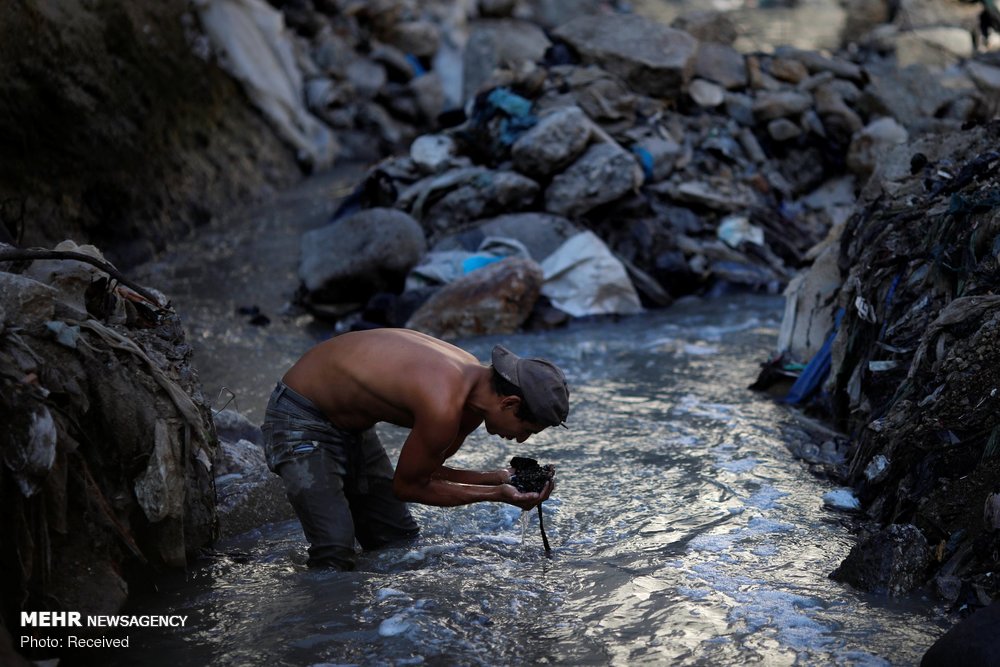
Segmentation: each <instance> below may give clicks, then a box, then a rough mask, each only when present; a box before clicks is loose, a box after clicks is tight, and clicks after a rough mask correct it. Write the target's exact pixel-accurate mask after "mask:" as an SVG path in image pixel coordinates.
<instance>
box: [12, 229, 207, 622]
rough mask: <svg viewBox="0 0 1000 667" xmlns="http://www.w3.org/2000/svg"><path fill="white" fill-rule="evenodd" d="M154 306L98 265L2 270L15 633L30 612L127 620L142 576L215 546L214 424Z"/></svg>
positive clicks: (166, 314) (43, 264)
mask: <svg viewBox="0 0 1000 667" xmlns="http://www.w3.org/2000/svg"><path fill="white" fill-rule="evenodd" d="M3 249H4V246H2V245H0V250H3ZM62 249H63V250H70V251H79V252H83V253H85V254H87V255H90V256H92V257H95V258H100V253H99V252H98V251H97V250H96V249H95V248H93V247H92V246H82V247H76V246H75V245H73V244H66V245H64V246H63V247H62ZM154 296H157V301H155V302H154V301H150V300H149V299H147V298H145V297H143V296H140V295H139V294H138V293H137V292H135V291H133V290H131V289H129V288H127V287H124V286H120V285H119V286H117V287H116V286H115V285H114V284H113V283H110V282H109V280H108V275H107V274H106V273H105V272H103V271H100V270H98V269H96V268H95V267H93V266H92V265H90V264H87V263H84V262H79V261H54V260H46V261H35V262H31V263H30V264H27V265H26V264H25V263H23V262H18V263H11V262H5V263H0V424H3V428H2V429H0V460H2V464H0V505H2V506H3V508H4V509H3V512H0V570H2V571H3V573H4V574H3V577H0V600H2V603H3V607H2V609H0V616H2V620H3V624H2V625H4V626H6V627H19V620H18V615H17V614H18V612H19V611H20V610H29V611H32V610H35V611H66V610H72V611H79V612H81V613H83V614H85V615H86V614H88V613H92V614H109V613H115V612H117V611H118V610H119V609H120V607H121V606H122V604H124V602H125V599H126V596H127V595H128V590H129V586H130V583H132V582H133V581H136V580H137V579H138V578H139V577H140V575H142V574H143V573H146V574H148V573H150V572H152V571H153V570H155V569H157V568H161V567H164V566H172V567H177V566H184V565H185V564H187V562H188V557H189V555H190V554H192V553H194V552H195V551H196V550H198V549H199V548H201V547H202V546H204V545H206V544H207V543H209V542H210V541H211V540H212V539H213V538H214V537H215V534H216V530H217V529H216V514H215V487H214V482H213V478H212V462H213V461H214V460H215V458H216V457H215V450H216V436H215V428H214V426H213V423H212V418H211V414H210V411H209V408H208V403H207V401H206V400H205V398H204V397H203V396H202V394H201V389H200V384H199V382H198V376H197V373H196V372H195V370H194V368H192V367H191V365H190V357H191V348H190V346H189V345H188V344H187V343H186V342H185V337H184V331H183V328H182V326H181V324H180V321H179V319H178V318H177V316H176V315H175V314H174V313H173V312H171V311H170V310H169V308H165V307H163V305H162V304H163V303H165V302H166V300H165V299H162V300H161V299H160V298H159V297H158V295H154Z"/></svg>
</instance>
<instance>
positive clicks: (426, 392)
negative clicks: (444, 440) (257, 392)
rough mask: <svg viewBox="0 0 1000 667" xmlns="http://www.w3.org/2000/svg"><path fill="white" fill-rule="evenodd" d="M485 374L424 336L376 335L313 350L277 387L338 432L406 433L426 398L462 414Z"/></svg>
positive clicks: (345, 338) (460, 353) (464, 355)
mask: <svg viewBox="0 0 1000 667" xmlns="http://www.w3.org/2000/svg"><path fill="white" fill-rule="evenodd" d="M485 370H487V369H485V367H484V366H483V365H482V364H480V363H479V361H478V360H477V359H476V358H475V357H474V356H472V355H471V354H469V353H468V352H466V351H464V350H461V349H459V348H457V347H455V346H454V345H450V344H448V343H445V342H444V341H441V340H438V339H436V338H432V337H431V336H427V335H425V334H422V333H418V332H416V331H411V330H409V329H375V330H373V331H364V332H353V333H347V334H343V335H341V336H337V337H335V338H331V339H330V340H328V341H326V342H324V343H320V344H319V345H317V346H315V347H313V348H312V349H311V350H309V351H308V352H307V353H306V354H305V355H304V356H303V357H302V358H301V359H300V360H299V361H298V363H296V364H295V365H294V366H292V368H291V369H289V371H288V372H287V373H286V374H285V376H284V378H282V381H283V382H284V383H285V384H287V385H288V386H289V387H291V388H292V389H294V390H295V391H297V392H299V393H300V394H302V395H303V396H305V397H307V398H309V399H310V400H311V401H312V402H313V403H315V404H316V406H317V407H318V408H319V409H320V410H322V411H323V412H324V413H325V414H326V415H327V417H328V418H329V419H330V421H331V422H333V423H334V424H336V425H337V426H340V427H341V428H345V429H348V430H357V431H359V430H364V429H368V428H371V427H372V426H374V425H375V424H376V423H377V422H380V421H384V422H389V423H390V424H396V425H397V426H405V427H408V428H412V427H413V423H414V415H415V414H417V413H418V411H419V409H420V408H421V407H423V405H424V404H425V403H426V402H428V401H429V400H431V398H432V397H434V398H436V400H438V401H440V402H442V403H443V404H446V405H448V406H450V407H452V408H453V409H454V407H455V406H459V409H461V406H463V405H464V403H465V401H466V399H467V398H468V396H469V393H470V391H471V390H472V388H473V386H474V384H475V381H476V379H477V378H478V377H480V376H481V375H482V374H483V372H484V371H485ZM480 421H481V420H480Z"/></svg>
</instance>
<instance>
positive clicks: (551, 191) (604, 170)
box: [545, 143, 642, 218]
mask: <svg viewBox="0 0 1000 667" xmlns="http://www.w3.org/2000/svg"><path fill="white" fill-rule="evenodd" d="M641 183H642V169H641V168H640V167H639V164H638V163H637V162H636V159H635V157H634V156H633V155H632V154H631V153H628V152H627V151H625V150H624V149H622V148H621V147H620V146H617V145H611V144H607V143H601V144H596V145H594V146H591V147H590V148H588V149H587V152H585V153H584V154H583V155H582V156H581V157H580V158H579V159H578V160H577V161H576V162H574V163H573V164H572V165H570V166H569V168H567V169H566V171H564V172H562V173H561V174H559V175H557V176H556V177H555V178H553V179H552V184H551V185H550V186H549V187H548V189H547V190H546V191H545V210H546V211H549V212H550V213H555V214H556V215H561V216H564V217H568V218H573V217H576V216H578V215H581V214H583V213H586V212H587V211H589V210H591V209H593V208H594V207H596V206H599V205H600V204H606V203H608V202H611V201H614V200H616V199H618V198H619V197H621V196H623V195H625V194H626V193H627V192H630V191H632V190H633V189H635V188H637V187H638V186H639V185H640V184H641Z"/></svg>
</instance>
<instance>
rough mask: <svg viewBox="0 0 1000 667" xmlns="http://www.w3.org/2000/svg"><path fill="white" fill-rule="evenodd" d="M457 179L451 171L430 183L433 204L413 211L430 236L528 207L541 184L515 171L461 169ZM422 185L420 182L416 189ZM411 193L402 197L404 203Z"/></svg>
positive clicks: (420, 201)
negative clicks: (504, 212)
mask: <svg viewBox="0 0 1000 667" xmlns="http://www.w3.org/2000/svg"><path fill="white" fill-rule="evenodd" d="M459 172H461V173H458V174H455V180H449V175H450V174H453V172H448V173H446V174H444V175H443V176H442V177H441V180H440V181H437V182H435V183H432V184H430V187H429V189H428V190H427V192H428V194H430V193H433V196H435V197H440V199H437V201H434V202H433V203H429V202H428V198H422V199H418V200H416V201H415V202H414V205H413V207H412V209H411V211H412V212H413V214H414V215H415V217H418V219H419V220H420V222H421V224H422V225H423V227H424V229H426V230H427V233H428V235H429V236H431V237H436V236H438V235H440V234H442V233H447V232H450V231H452V230H454V229H455V228H456V227H458V226H459V225H461V224H463V223H467V222H471V221H474V220H479V219H482V218H488V217H491V216H494V215H496V214H498V213H500V212H501V211H518V210H522V209H525V208H527V207H528V206H529V205H531V203H532V202H533V201H535V199H536V197H537V196H538V191H539V186H538V183H536V182H535V181H533V180H532V179H530V178H528V177H527V176H522V175H521V174H518V173H517V172H514V171H493V170H489V169H478V168H476V169H473V170H459ZM419 185H420V184H419V183H418V184H417V186H419ZM406 197H408V193H404V195H403V196H401V197H400V199H401V200H405V198H406Z"/></svg>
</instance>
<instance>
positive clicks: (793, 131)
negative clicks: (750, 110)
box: [767, 118, 802, 141]
mask: <svg viewBox="0 0 1000 667" xmlns="http://www.w3.org/2000/svg"><path fill="white" fill-rule="evenodd" d="M767 133H768V134H769V135H771V138H772V139H774V140H775V141H788V140H790V139H795V138H796V137H800V136H802V128H800V127H799V126H798V125H796V124H795V123H793V122H792V121H790V120H788V119H787V118H776V119H774V120H772V121H771V122H770V123H768V124H767Z"/></svg>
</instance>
